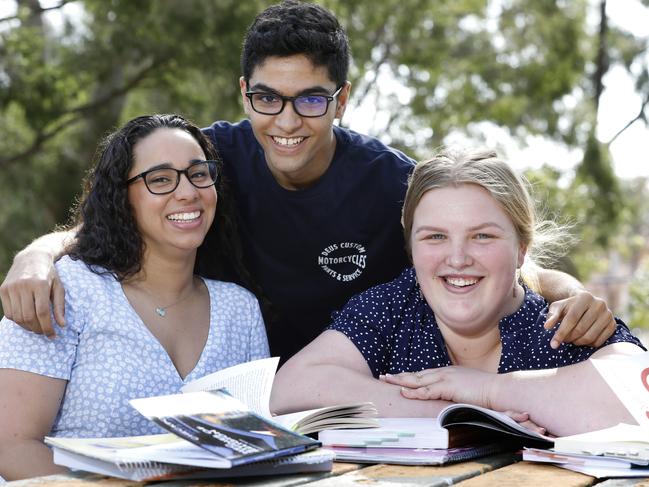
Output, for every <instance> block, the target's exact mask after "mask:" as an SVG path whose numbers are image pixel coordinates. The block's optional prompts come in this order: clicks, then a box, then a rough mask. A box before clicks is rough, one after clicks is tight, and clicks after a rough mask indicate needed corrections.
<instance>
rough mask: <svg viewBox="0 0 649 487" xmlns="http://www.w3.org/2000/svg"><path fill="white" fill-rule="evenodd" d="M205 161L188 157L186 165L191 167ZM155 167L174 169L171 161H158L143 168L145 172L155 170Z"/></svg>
mask: <svg viewBox="0 0 649 487" xmlns="http://www.w3.org/2000/svg"><path fill="white" fill-rule="evenodd" d="M205 161H206V159H190V160H189V166H187V167H191V166H193V165H194V164H199V163H201V162H205ZM156 169H175V168H174V167H173V164H172V163H171V162H160V163H159V164H156V165H154V166H151V167H150V168H148V169H145V170H144V172H146V171H155V170H156Z"/></svg>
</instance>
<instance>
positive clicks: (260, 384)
mask: <svg viewBox="0 0 649 487" xmlns="http://www.w3.org/2000/svg"><path fill="white" fill-rule="evenodd" d="M278 363H279V357H271V358H265V359H261V360H253V361H252V362H245V363H242V364H238V365H235V366H234V367H228V368H227V369H223V370H219V371H217V372H214V373H212V374H209V375H206V376H205V377H201V378H200V379H196V380H195V381H192V382H190V383H188V384H185V385H184V386H183V387H182V388H181V389H180V390H181V391H182V392H199V391H213V390H215V389H220V388H222V387H224V388H226V389H227V390H228V392H229V393H230V395H231V396H233V397H236V398H237V399H239V400H240V401H241V402H243V403H244V404H246V405H247V406H248V407H249V408H250V410H251V411H253V412H255V413H257V414H259V415H261V416H264V417H266V418H270V417H271V414H270V408H269V403H270V391H271V389H272V388H273V379H274V378H275V371H276V370H277V365H278Z"/></svg>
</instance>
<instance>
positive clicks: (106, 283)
mask: <svg viewBox="0 0 649 487" xmlns="http://www.w3.org/2000/svg"><path fill="white" fill-rule="evenodd" d="M56 268H57V270H58V272H59V275H60V277H61V280H62V282H63V285H64V287H65V290H66V297H65V306H66V307H65V316H66V323H67V325H66V326H65V327H64V328H57V330H56V332H57V337H56V338H55V339H54V340H50V339H48V338H45V337H43V336H40V335H35V334H33V333H30V332H27V331H25V330H23V329H22V328H20V327H19V326H18V325H16V324H15V323H13V322H12V321H10V320H8V319H6V318H3V320H2V322H0V368H12V369H19V370H24V371H29V372H35V373H37V374H41V375H45V376H48V377H55V378H60V379H65V380H68V381H69V382H68V385H67V388H66V391H65V395H64V397H63V401H62V404H61V409H60V410H59V413H58V415H57V418H56V420H55V422H54V425H53V428H52V431H51V432H50V436H52V435H54V436H67V437H72V436H76V437H89V436H128V435H144V434H151V433H160V432H162V429H161V428H160V427H158V426H157V425H155V424H153V423H152V422H151V421H149V420H147V419H145V418H144V417H142V416H140V414H139V413H137V411H135V410H134V409H133V408H132V407H131V406H130V405H129V404H128V400H129V399H132V398H137V397H146V396H154V395H161V394H174V393H177V392H179V389H180V387H181V386H183V385H184V384H185V383H186V382H189V381H191V380H194V379H197V378H199V377H202V376H204V375H206V374H209V373H211V372H214V371H216V370H219V369H222V368H225V367H229V366H232V365H236V364H238V363H241V362H246V361H249V360H255V359H258V358H264V357H267V356H268V354H269V351H268V341H267V339H266V332H265V328H264V323H263V319H262V317H261V313H260V310H259V305H258V303H257V300H256V298H255V297H254V296H253V295H252V294H251V293H249V292H248V291H246V290H245V289H243V288H241V287H239V286H237V285H235V284H232V283H225V282H220V281H213V280H207V279H206V280H205V284H206V285H207V288H208V290H209V294H210V331H209V335H208V338H207V343H206V345H205V348H204V350H203V352H202V355H201V357H200V359H199V361H198V363H197V364H196V367H195V368H194V370H192V371H191V372H190V373H189V374H188V375H187V377H185V380H182V379H181V378H180V376H179V375H178V372H177V370H176V368H175V367H174V365H173V363H172V361H171V359H170V358H169V356H168V355H167V353H166V351H165V350H164V348H163V347H162V345H161V344H160V343H159V342H158V341H157V340H156V339H155V337H154V336H153V335H152V334H151V332H150V331H149V330H148V328H147V327H146V326H145V325H144V323H143V322H142V320H141V319H140V317H139V316H138V315H137V314H136V313H135V311H134V310H133V308H132V307H131V305H130V304H129V302H128V300H127V299H126V296H125V295H124V292H123V290H122V287H121V285H120V283H119V282H118V281H117V280H116V279H115V278H114V277H112V276H111V275H106V274H104V275H98V274H95V273H93V272H91V271H90V270H89V269H88V268H87V267H86V265H85V264H83V263H82V262H80V261H74V260H72V259H70V258H69V257H63V258H62V259H61V260H59V261H58V262H57V264H56Z"/></svg>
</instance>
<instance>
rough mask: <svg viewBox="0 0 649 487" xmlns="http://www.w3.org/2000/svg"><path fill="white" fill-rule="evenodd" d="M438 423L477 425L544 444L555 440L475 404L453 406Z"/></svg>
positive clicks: (448, 407) (442, 415) (446, 409)
mask: <svg viewBox="0 0 649 487" xmlns="http://www.w3.org/2000/svg"><path fill="white" fill-rule="evenodd" d="M437 423H438V424H439V425H441V426H443V427H448V426H451V425H456V424H461V425H472V424H473V425H477V426H480V427H482V428H489V429H493V430H496V431H501V432H503V433H508V434H511V435H515V436H519V437H522V438H529V439H532V440H540V441H542V442H553V441H554V439H553V438H551V437H549V436H546V435H542V434H540V433H537V432H535V431H532V430H529V429H527V428H526V427H524V426H522V425H520V424H519V423H517V422H516V421H514V420H513V419H512V418H510V417H509V416H507V415H506V414H505V413H501V412H499V411H494V410H492V409H487V408H483V407H480V406H474V405H473V404H451V405H449V406H446V407H445V408H444V409H442V410H441V411H440V413H439V416H438V417H437Z"/></svg>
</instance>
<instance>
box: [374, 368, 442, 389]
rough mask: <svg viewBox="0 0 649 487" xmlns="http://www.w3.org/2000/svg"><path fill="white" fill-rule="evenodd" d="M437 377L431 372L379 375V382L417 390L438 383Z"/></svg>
mask: <svg viewBox="0 0 649 487" xmlns="http://www.w3.org/2000/svg"><path fill="white" fill-rule="evenodd" d="M438 376H439V373H438V372H433V371H431V372H426V371H421V372H402V373H400V374H385V375H380V376H379V380H382V381H383V382H387V383H388V384H394V385H398V386H402V387H408V388H411V389H417V388H420V387H424V386H427V385H429V384H434V383H435V382H438V381H439V378H438Z"/></svg>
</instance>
